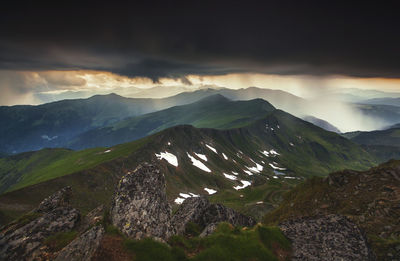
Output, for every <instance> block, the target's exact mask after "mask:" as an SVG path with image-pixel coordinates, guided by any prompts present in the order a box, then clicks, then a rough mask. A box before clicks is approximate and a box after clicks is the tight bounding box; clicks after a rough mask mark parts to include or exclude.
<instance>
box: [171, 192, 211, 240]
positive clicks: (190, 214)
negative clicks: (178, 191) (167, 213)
mask: <svg viewBox="0 0 400 261" xmlns="http://www.w3.org/2000/svg"><path fill="white" fill-rule="evenodd" d="M209 205H210V202H208V200H207V198H205V197H195V198H187V199H185V201H184V202H183V203H182V205H181V206H180V208H179V209H178V210H177V212H176V213H175V215H174V216H173V217H172V222H171V223H172V227H173V228H174V232H175V233H176V234H183V233H184V232H185V227H186V225H187V224H188V223H189V222H192V223H196V224H199V225H203V224H202V223H203V221H202V215H203V214H204V210H205V209H207V207H208V206H209ZM200 223H201V224H200Z"/></svg>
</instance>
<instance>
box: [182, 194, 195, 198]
mask: <svg viewBox="0 0 400 261" xmlns="http://www.w3.org/2000/svg"><path fill="white" fill-rule="evenodd" d="M179 196H181V197H182V198H190V197H192V196H191V195H189V194H186V193H179Z"/></svg>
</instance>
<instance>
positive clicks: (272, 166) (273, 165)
mask: <svg viewBox="0 0 400 261" xmlns="http://www.w3.org/2000/svg"><path fill="white" fill-rule="evenodd" d="M268 164H269V165H270V166H271V168H273V169H277V170H286V168H281V167H278V166H277V165H278V163H276V162H273V163H268Z"/></svg>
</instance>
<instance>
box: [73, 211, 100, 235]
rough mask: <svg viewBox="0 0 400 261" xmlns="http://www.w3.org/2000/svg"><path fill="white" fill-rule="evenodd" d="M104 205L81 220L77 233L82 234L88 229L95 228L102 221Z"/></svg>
mask: <svg viewBox="0 0 400 261" xmlns="http://www.w3.org/2000/svg"><path fill="white" fill-rule="evenodd" d="M103 215H104V205H100V206H98V207H97V208H95V209H93V210H92V211H90V212H89V213H88V214H87V215H86V216H85V217H84V218H82V222H81V225H80V227H79V232H84V231H86V230H88V229H89V228H90V227H92V226H95V225H96V224H98V223H99V222H101V221H102V220H103Z"/></svg>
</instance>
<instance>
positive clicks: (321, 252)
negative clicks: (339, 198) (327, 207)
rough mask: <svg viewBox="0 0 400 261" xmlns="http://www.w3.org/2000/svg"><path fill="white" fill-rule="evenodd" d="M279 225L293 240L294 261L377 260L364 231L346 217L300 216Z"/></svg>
mask: <svg viewBox="0 0 400 261" xmlns="http://www.w3.org/2000/svg"><path fill="white" fill-rule="evenodd" d="M279 227H280V229H281V230H282V232H283V234H284V235H285V236H286V237H287V238H289V239H290V240H291V241H292V248H293V256H292V260H375V256H374V255H373V254H372V251H371V249H370V248H369V246H368V244H367V240H366V238H365V237H364V235H363V233H362V232H361V230H360V229H359V228H358V227H357V226H356V224H354V223H352V222H351V221H349V220H348V219H347V218H345V217H343V216H339V215H328V216H321V217H314V218H299V219H295V220H289V221H286V222H284V223H281V224H279Z"/></svg>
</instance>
